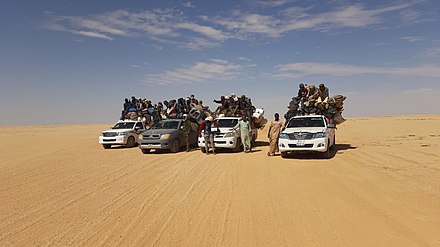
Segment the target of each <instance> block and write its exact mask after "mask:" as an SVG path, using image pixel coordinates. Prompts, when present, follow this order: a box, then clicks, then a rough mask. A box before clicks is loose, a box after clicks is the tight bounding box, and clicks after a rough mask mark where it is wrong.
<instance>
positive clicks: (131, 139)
mask: <svg viewBox="0 0 440 247" xmlns="http://www.w3.org/2000/svg"><path fill="white" fill-rule="evenodd" d="M135 145H136V143H135V141H134V137H133V136H129V137H128V139H127V144H125V146H126V147H128V148H132V147H134V146H135Z"/></svg>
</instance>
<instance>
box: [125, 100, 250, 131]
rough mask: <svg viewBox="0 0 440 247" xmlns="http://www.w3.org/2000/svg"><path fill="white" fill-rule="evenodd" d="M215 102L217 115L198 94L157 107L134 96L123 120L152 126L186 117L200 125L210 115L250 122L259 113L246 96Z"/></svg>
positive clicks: (160, 104) (163, 103)
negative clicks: (244, 119)
mask: <svg viewBox="0 0 440 247" xmlns="http://www.w3.org/2000/svg"><path fill="white" fill-rule="evenodd" d="M214 102H215V103H218V104H219V106H218V107H217V109H216V110H215V111H214V112H211V111H210V109H209V107H207V106H204V105H203V101H202V100H198V99H196V98H195V97H194V95H191V96H189V97H187V98H186V99H184V98H179V99H177V100H175V99H172V100H169V101H168V100H165V101H163V102H158V103H157V104H153V103H152V102H151V101H150V100H147V99H145V98H144V99H143V98H136V97H135V96H132V97H131V100H129V99H128V98H126V99H125V101H124V104H123V110H122V112H121V118H120V119H121V120H126V119H128V120H141V121H144V123H145V125H146V126H150V127H151V126H152V125H153V124H154V123H156V122H158V121H159V120H162V119H170V118H183V116H184V115H185V114H186V115H187V116H190V117H192V118H193V119H194V120H196V121H197V122H198V123H199V124H200V123H201V122H202V121H203V120H204V119H205V118H206V117H208V116H213V117H219V116H225V117H233V116H237V117H242V116H243V115H244V114H245V115H246V117H247V118H248V120H252V116H253V114H254V113H255V112H256V108H255V107H254V106H253V105H252V101H251V99H250V98H248V97H246V96H245V95H242V96H241V97H240V98H238V97H237V96H236V95H235V94H234V93H232V94H231V95H230V96H221V97H220V100H214ZM257 122H258V121H257Z"/></svg>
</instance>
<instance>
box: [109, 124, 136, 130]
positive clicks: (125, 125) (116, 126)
mask: <svg viewBox="0 0 440 247" xmlns="http://www.w3.org/2000/svg"><path fill="white" fill-rule="evenodd" d="M133 126H134V123H117V124H116V125H115V126H113V128H112V129H133Z"/></svg>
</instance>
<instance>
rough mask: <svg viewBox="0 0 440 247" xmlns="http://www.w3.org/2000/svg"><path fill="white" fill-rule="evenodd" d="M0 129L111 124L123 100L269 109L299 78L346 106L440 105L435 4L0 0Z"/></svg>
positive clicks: (386, 109)
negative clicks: (244, 98)
mask: <svg viewBox="0 0 440 247" xmlns="http://www.w3.org/2000/svg"><path fill="white" fill-rule="evenodd" d="M1 5H2V7H1V8H0V28H1V31H2V35H1V37H0V54H1V59H0V85H1V91H0V103H1V104H0V114H1V116H2V117H1V118H0V125H27V124H65V123H111V122H114V121H115V120H117V118H118V117H119V114H120V111H121V107H122V101H123V99H124V98H125V97H130V96H132V95H135V96H137V97H142V98H148V99H151V100H153V101H155V102H156V101H159V100H165V99H172V98H178V97H185V96H188V95H190V94H195V95H196V97H198V98H200V99H202V100H203V101H204V102H205V103H206V104H208V105H209V106H210V107H211V108H215V104H214V103H212V100H213V99H214V98H217V99H218V98H219V97H220V95H227V94H230V93H236V94H238V95H241V94H246V95H248V96H249V97H251V98H252V99H253V102H254V104H255V105H256V106H257V107H263V108H264V109H265V110H266V115H267V116H268V117H269V118H271V116H272V114H273V113H274V112H280V113H282V114H284V112H285V110H286V106H287V104H288V101H289V99H290V98H291V97H292V96H293V95H295V94H296V92H297V87H298V84H299V83H300V82H304V83H307V84H311V83H314V84H319V83H325V84H326V85H327V86H328V87H329V89H330V94H333V95H334V94H343V95H346V96H348V99H347V100H346V102H345V112H344V115H345V116H365V115H368V116H370V115H401V114H433V113H437V114H438V113H440V110H439V108H438V103H437V99H439V98H440V31H439V30H440V29H439V28H438V26H439V24H440V19H439V17H438V16H439V15H438V14H439V13H440V2H439V1H434V0H414V1H344V0H330V1H300V0H274V1H206V0H204V1H203V0H200V1H94V0H89V1H58V0H52V1H48V0H42V1H30V0H28V1H24V0H23V1H2V4H1Z"/></svg>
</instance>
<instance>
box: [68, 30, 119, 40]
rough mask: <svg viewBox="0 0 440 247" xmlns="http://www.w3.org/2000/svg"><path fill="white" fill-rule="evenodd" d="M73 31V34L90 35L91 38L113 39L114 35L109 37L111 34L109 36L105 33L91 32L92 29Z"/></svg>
mask: <svg viewBox="0 0 440 247" xmlns="http://www.w3.org/2000/svg"><path fill="white" fill-rule="evenodd" d="M72 33H73V34H77V35H81V36H86V37H90V38H97V39H105V40H113V38H112V37H109V36H107V35H105V34H102V33H95V32H91V31H72Z"/></svg>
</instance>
